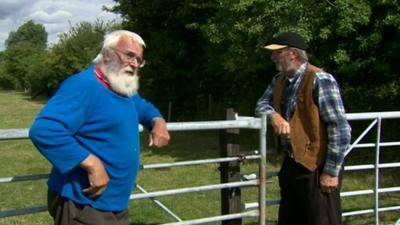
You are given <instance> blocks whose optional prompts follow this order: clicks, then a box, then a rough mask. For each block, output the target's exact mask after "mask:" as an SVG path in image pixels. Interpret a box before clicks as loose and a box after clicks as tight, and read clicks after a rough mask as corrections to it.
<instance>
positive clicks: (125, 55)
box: [113, 48, 146, 68]
mask: <svg viewBox="0 0 400 225" xmlns="http://www.w3.org/2000/svg"><path fill="white" fill-rule="evenodd" d="M113 50H114V51H115V52H118V53H121V55H122V57H121V55H119V54H117V55H118V56H119V57H120V59H121V61H124V62H127V63H133V64H135V65H136V66H137V67H139V68H142V67H143V66H144V65H145V64H146V60H144V59H142V58H141V57H139V56H137V55H136V54H135V53H133V52H124V51H122V50H119V49H117V48H113Z"/></svg>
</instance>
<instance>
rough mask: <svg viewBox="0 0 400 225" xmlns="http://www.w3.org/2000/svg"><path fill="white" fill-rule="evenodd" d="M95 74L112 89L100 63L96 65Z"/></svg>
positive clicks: (105, 85)
mask: <svg viewBox="0 0 400 225" xmlns="http://www.w3.org/2000/svg"><path fill="white" fill-rule="evenodd" d="M94 75H95V76H96V78H97V80H98V81H99V82H100V83H101V84H102V85H103V86H104V87H106V88H108V89H110V90H112V88H111V86H110V83H109V82H108V80H107V78H106V76H105V75H104V73H103V71H101V69H100V67H99V66H98V65H96V66H95V69H94Z"/></svg>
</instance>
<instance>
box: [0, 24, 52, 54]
mask: <svg viewBox="0 0 400 225" xmlns="http://www.w3.org/2000/svg"><path fill="white" fill-rule="evenodd" d="M20 42H30V43H32V44H34V45H35V46H37V47H38V48H42V49H44V48H46V43H47V32H46V29H45V28H44V26H43V25H42V24H35V23H34V22H33V21H32V20H29V21H28V22H26V23H24V24H23V25H21V26H20V27H19V28H18V29H17V31H11V32H10V34H9V35H8V38H7V40H6V42H5V45H6V46H7V47H12V46H13V45H17V44H19V43H20Z"/></svg>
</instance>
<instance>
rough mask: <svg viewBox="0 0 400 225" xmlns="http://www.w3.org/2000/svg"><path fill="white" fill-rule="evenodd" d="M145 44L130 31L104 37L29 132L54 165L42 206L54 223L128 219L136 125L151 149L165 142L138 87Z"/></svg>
mask: <svg viewBox="0 0 400 225" xmlns="http://www.w3.org/2000/svg"><path fill="white" fill-rule="evenodd" d="M144 47H145V43H144V41H143V39H142V38H141V37H140V36H139V35H137V34H136V33H133V32H130V31H126V30H117V31H114V32H111V33H110V34H107V35H106V36H105V38H104V43H103V48H102V50H101V52H100V53H99V54H98V56H97V57H96V58H95V59H94V63H93V64H92V65H91V66H89V68H87V69H86V70H84V71H82V72H80V73H78V74H74V75H72V76H70V77H69V78H67V79H66V80H65V81H63V83H62V84H61V85H60V87H59V89H58V90H57V92H56V93H55V95H54V96H53V97H52V98H51V99H50V100H49V101H48V102H47V103H46V105H45V106H44V107H43V109H42V110H41V112H40V113H39V114H38V116H37V118H36V120H35V121H34V123H33V125H32V127H31V129H30V131H29V136H30V138H31V140H32V142H33V144H34V145H35V146H36V147H37V149H38V150H39V151H40V153H41V154H42V155H43V156H44V157H45V158H46V159H47V160H48V161H49V162H50V163H51V164H52V166H53V168H52V171H51V174H50V177H49V181H48V189H49V191H48V207H49V213H50V215H51V216H52V217H53V218H54V222H55V224H56V225H64V224H68V225H74V224H84V225H90V224H93V225H94V224H96V225H102V224H107V225H114V224H115V225H117V224H118V225H128V224H129V219H128V211H127V209H128V200H129V196H130V194H131V191H132V188H133V185H134V184H135V179H136V175H137V172H138V169H139V164H140V163H139V160H140V143H139V140H140V139H139V129H138V125H139V123H140V124H142V125H143V126H144V127H145V128H147V129H148V130H149V131H150V140H149V145H150V146H155V147H162V146H165V145H167V144H168V141H169V139H170V136H169V133H168V131H167V126H166V123H165V121H164V119H163V118H162V116H161V114H160V112H159V110H158V109H157V108H155V107H154V106H153V105H152V104H151V103H149V102H147V101H145V100H144V99H143V98H142V97H141V96H140V95H139V93H138V92H137V91H138V80H139V77H138V70H139V68H140V67H142V66H143V65H144V62H145V61H144V60H143V58H142V57H143V49H144Z"/></svg>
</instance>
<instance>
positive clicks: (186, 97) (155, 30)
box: [111, 0, 217, 119]
mask: <svg viewBox="0 0 400 225" xmlns="http://www.w3.org/2000/svg"><path fill="white" fill-rule="evenodd" d="M214 2H215V1H212V0H203V1H196V0H185V1H181V0H172V1H161V0H158V1H146V0H138V1H128V0H122V1H117V6H116V7H114V8H113V9H111V10H112V11H113V12H116V13H119V14H121V15H122V17H123V18H125V21H124V23H123V27H124V28H125V29H128V30H132V31H135V32H137V33H139V34H140V35H141V36H142V37H143V39H144V40H145V42H146V43H147V46H146V50H145V55H144V57H145V59H146V62H148V63H147V65H146V66H145V67H144V68H143V69H142V71H141V74H142V76H141V86H142V87H143V88H142V89H141V90H142V91H141V92H142V93H143V94H144V95H145V96H146V98H149V99H151V101H153V102H155V103H156V104H157V106H159V107H160V109H161V110H162V111H164V112H166V111H167V108H168V103H172V104H173V110H174V112H179V117H180V118H176V117H175V119H194V117H195V115H196V113H198V112H199V111H200V110H199V109H198V108H197V105H198V104H196V103H199V102H201V101H202V99H204V98H203V97H204V96H205V97H207V96H208V94H210V93H212V92H214V91H215V90H217V89H213V88H209V87H210V86H209V85H208V84H212V83H211V82H209V74H208V73H207V67H208V65H207V64H208V63H209V62H210V61H211V63H214V62H213V61H212V60H209V59H208V58H206V57H204V56H205V52H204V51H205V50H206V47H207V43H208V41H207V40H206V39H205V38H204V37H203V35H202V34H201V32H200V30H199V29H198V27H199V24H205V23H206V21H207V19H208V18H209V17H211V16H212V15H213V13H214V10H215V3H214ZM213 76H216V75H213ZM200 107H202V106H200ZM203 108H204V107H203ZM177 114H178V113H177ZM177 114H175V115H177Z"/></svg>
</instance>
